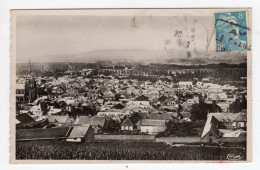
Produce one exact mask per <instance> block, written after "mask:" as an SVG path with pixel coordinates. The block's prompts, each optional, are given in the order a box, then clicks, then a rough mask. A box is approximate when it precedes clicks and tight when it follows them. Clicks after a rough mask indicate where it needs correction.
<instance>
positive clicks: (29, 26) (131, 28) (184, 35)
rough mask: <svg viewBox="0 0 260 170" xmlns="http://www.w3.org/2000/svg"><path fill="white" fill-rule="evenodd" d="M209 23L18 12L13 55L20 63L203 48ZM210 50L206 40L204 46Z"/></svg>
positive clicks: (201, 19) (190, 18) (186, 19)
mask: <svg viewBox="0 0 260 170" xmlns="http://www.w3.org/2000/svg"><path fill="white" fill-rule="evenodd" d="M213 27H214V17H212V16H202V17H196V18H194V17H193V16H186V17H184V16H171V17H170V16H137V17H132V16H129V17H128V16H75V15H73V16H68V15H66V16H64V15H63V16H62V15H56V16H54V15H49V16H47V15H34V16H32V15H23V16H17V22H16V58H17V62H25V61H28V60H29V58H30V59H32V60H33V59H34V58H41V57H46V58H48V57H52V56H57V57H58V56H62V55H70V54H80V53H86V52H90V51H95V50H124V49H143V50H151V51H153V50H157V51H163V50H165V49H167V50H174V51H177V52H178V51H185V50H194V48H196V50H205V47H206V44H207V40H208V39H209V38H210V35H211V34H212V31H213ZM180 32H181V35H179V33H180ZM178 36H180V37H178ZM191 36H193V40H192V42H191ZM179 39H181V42H180V40H179ZM178 41H179V44H178ZM188 41H190V42H191V43H190V45H189V47H188V49H187V47H186V48H185V43H186V42H188ZM214 48H215V46H214V44H213V43H211V44H210V46H209V49H210V50H214Z"/></svg>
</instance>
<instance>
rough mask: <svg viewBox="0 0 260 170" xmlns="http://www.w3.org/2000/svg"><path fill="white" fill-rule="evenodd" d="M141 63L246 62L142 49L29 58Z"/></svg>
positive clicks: (242, 55) (242, 56)
mask: <svg viewBox="0 0 260 170" xmlns="http://www.w3.org/2000/svg"><path fill="white" fill-rule="evenodd" d="M104 60H106V61H112V62H122V61H123V62H143V63H174V64H207V63H231V64H232V63H233V64H236V63H242V62H246V52H237V51H235V52H225V53H219V52H214V51H210V52H208V55H207V57H205V54H204V52H198V53H197V55H196V56H195V57H194V56H191V57H187V52H186V51H173V52H172V53H171V54H169V53H167V52H166V51H164V50H144V49H125V50H118V49H117V50H116V49H114V50H113V49H109V50H94V51H90V52H86V53H80V54H70V55H60V56H43V57H35V58H34V57H31V61H32V62H91V63H92V62H96V61H104ZM27 62H28V60H26V61H25V60H19V58H17V63H27Z"/></svg>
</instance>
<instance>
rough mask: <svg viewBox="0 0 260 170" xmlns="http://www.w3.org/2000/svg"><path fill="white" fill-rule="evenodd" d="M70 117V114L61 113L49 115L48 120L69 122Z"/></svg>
mask: <svg viewBox="0 0 260 170" xmlns="http://www.w3.org/2000/svg"><path fill="white" fill-rule="evenodd" d="M68 119H70V117H69V116H61V115H49V116H48V121H49V122H51V123H55V122H58V123H67V121H68Z"/></svg>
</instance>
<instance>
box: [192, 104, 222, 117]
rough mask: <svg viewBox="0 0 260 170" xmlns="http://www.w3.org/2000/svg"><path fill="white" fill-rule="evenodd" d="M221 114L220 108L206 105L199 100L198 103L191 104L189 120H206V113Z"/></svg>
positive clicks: (215, 105)
mask: <svg viewBox="0 0 260 170" xmlns="http://www.w3.org/2000/svg"><path fill="white" fill-rule="evenodd" d="M212 112H222V110H221V108H220V107H219V106H218V105H217V104H216V103H212V104H207V103H204V102H203V101H202V100H200V102H199V103H196V104H193V105H192V108H191V111H190V113H191V120H192V121H196V120H207V115H208V113H212Z"/></svg>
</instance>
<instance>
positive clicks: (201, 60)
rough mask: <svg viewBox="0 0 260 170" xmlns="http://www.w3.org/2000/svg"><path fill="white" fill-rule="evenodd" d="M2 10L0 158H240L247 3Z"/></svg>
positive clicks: (246, 110)
mask: <svg viewBox="0 0 260 170" xmlns="http://www.w3.org/2000/svg"><path fill="white" fill-rule="evenodd" d="M10 15H11V106H10V108H11V109H10V122H11V125H10V132H11V133H10V134H11V138H10V143H11V145H10V155H11V156H10V163H13V164H32V163H44V164H46V163H49V164H52V163H64V164H65V163H126V162H127V163H175V162H183V163H189V162H193V163H194V162H207V163H208V162H218V163H223V162H224V163H225V162H232V163H236V162H240V163H241V162H242V163H243V162H250V161H251V160H252V157H251V151H252V147H251V146H252V142H251V138H252V129H251V122H252V112H251V101H252V97H251V74H252V73H251V57H252V56H251V55H252V54H251V49H252V44H251V29H252V21H251V20H252V17H251V9H250V8H226V9H223V8H217V9H213V8H210V9H207V8H204V9H192V8H191V9H85V10H83V9H81V10H76V9H75V10H12V11H11V13H10Z"/></svg>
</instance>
